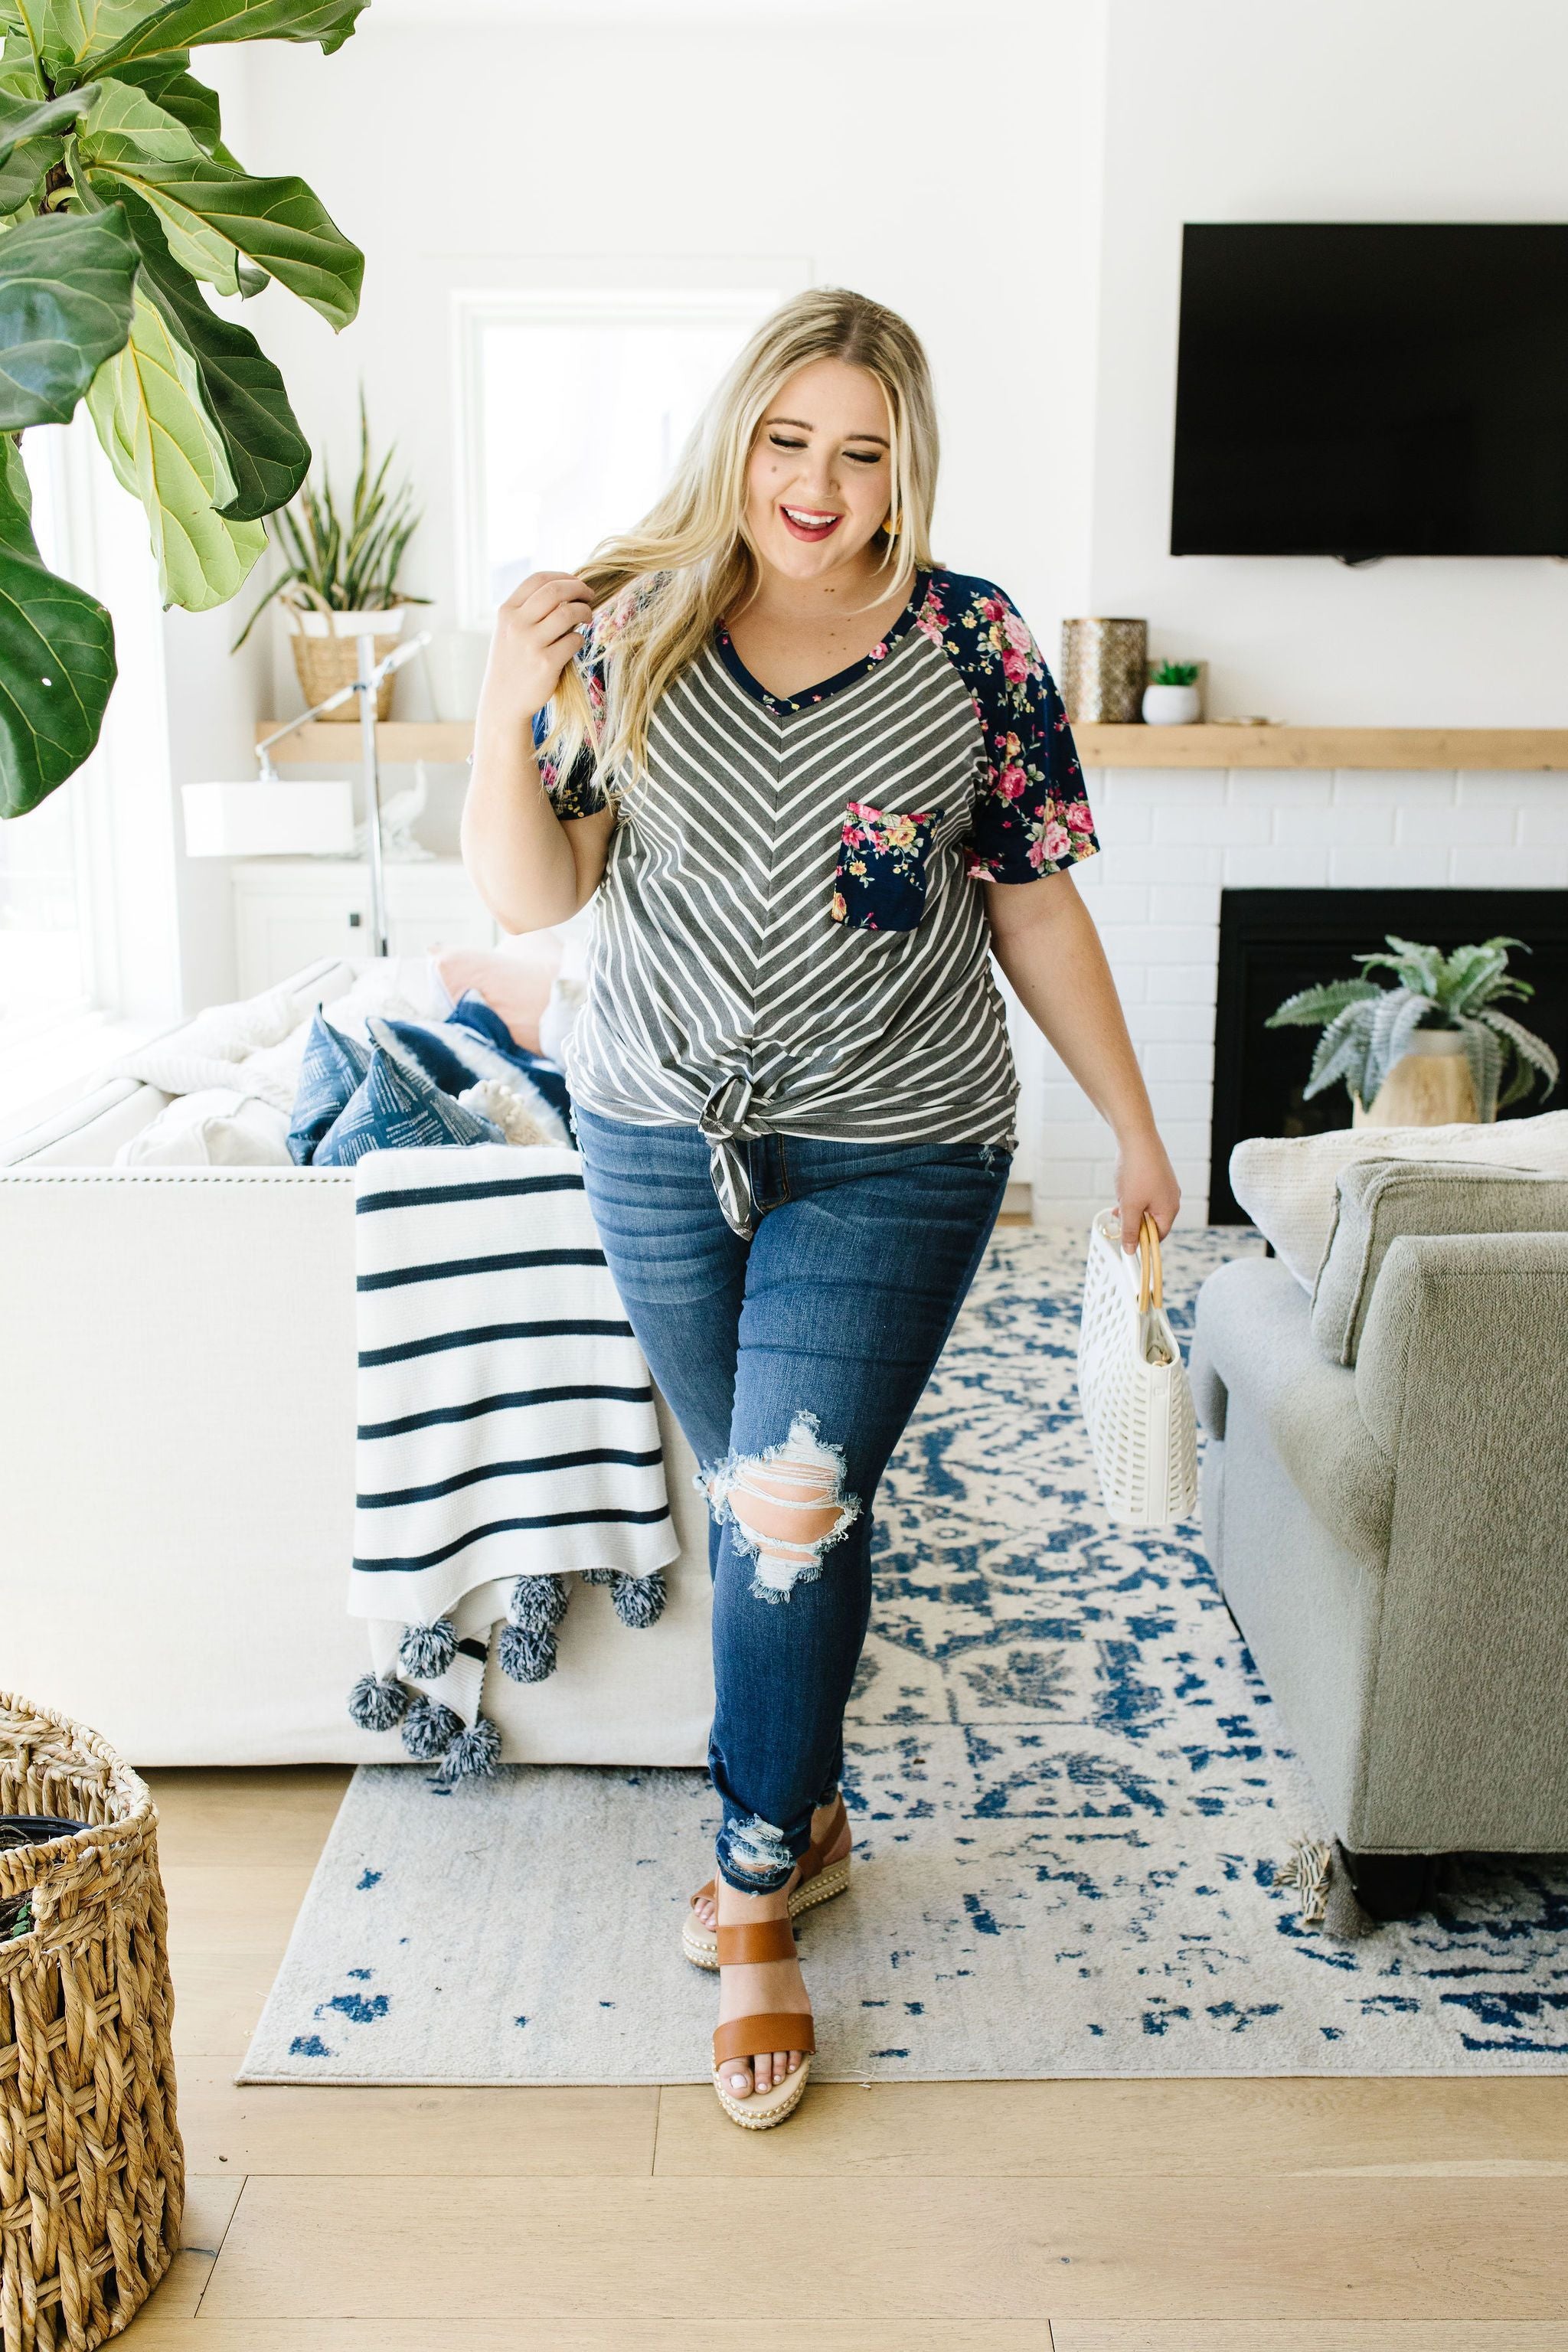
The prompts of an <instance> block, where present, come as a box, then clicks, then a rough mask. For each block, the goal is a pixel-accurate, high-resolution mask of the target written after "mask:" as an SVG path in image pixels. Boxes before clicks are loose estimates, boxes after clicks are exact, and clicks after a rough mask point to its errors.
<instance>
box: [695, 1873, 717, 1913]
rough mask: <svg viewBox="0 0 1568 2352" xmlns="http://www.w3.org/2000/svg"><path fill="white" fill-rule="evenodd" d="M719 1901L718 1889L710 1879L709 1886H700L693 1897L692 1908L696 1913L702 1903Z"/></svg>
mask: <svg viewBox="0 0 1568 2352" xmlns="http://www.w3.org/2000/svg"><path fill="white" fill-rule="evenodd" d="M717 1901H718V1888H717V1887H716V1886H715V1885H714V1882H713V1881H712V1879H710V1880H709V1881H708V1884H707V1885H706V1886H700V1887H699V1888H698V1890H697V1892H696V1894H695V1895H693V1896H692V1898H691V1908H692V1909H693V1910H694V1911H695V1910H696V1908H697V1906H698V1905H699V1904H700V1903H714V1902H717Z"/></svg>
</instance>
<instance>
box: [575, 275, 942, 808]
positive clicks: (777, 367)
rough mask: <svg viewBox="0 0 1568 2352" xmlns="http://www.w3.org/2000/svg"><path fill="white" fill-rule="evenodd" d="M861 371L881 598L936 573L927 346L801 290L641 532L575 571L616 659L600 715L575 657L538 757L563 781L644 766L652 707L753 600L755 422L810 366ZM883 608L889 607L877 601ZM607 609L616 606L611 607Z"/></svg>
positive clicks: (729, 389)
mask: <svg viewBox="0 0 1568 2352" xmlns="http://www.w3.org/2000/svg"><path fill="white" fill-rule="evenodd" d="M823 359H835V360H842V361H844V362H846V363H847V365H848V366H850V367H858V368H864V369H865V371H866V373H867V374H868V375H870V376H874V377H875V378H876V381H877V382H878V383H879V384H880V386H881V388H882V392H883V394H884V396H885V398H886V400H887V404H888V418H889V443H890V447H889V475H890V479H891V496H890V499H889V509H888V517H887V522H886V524H885V526H884V530H885V544H884V552H883V556H882V562H881V565H880V567H879V568H880V570H881V571H882V572H886V573H888V574H889V579H888V583H887V587H886V589H885V590H884V591H883V592H882V593H884V594H888V593H891V591H892V589H893V588H894V587H895V586H896V585H897V584H898V583H900V581H902V580H905V579H908V580H909V581H910V583H912V582H913V578H914V575H915V572H917V571H922V570H927V571H929V570H930V569H931V564H932V558H931V507H932V504H933V501H934V499H935V496H936V475H937V460H938V454H939V452H938V441H937V426H936V404H935V402H934V400H933V398H932V395H931V371H930V369H929V367H928V366H927V363H926V355H925V352H924V351H923V350H922V349H921V342H920V338H919V337H918V336H917V335H916V333H915V332H914V330H913V329H912V328H911V327H910V326H909V325H908V324H907V323H906V322H905V321H904V320H902V319H900V317H899V316H898V314H897V312H896V311H893V310H884V309H883V307H882V305H881V304H880V303H879V302H872V301H869V300H868V299H867V297H866V296H865V295H864V294H853V293H850V292H849V291H848V290H847V289H846V288H844V287H838V286H828V287H817V288H815V289H813V290H812V291H811V292H810V293H807V294H800V295H797V296H796V297H795V300H794V301H792V302H786V303H785V304H784V307H783V309H782V310H775V311H774V312H773V316H772V318H771V319H766V320H763V324H762V325H761V326H760V327H759V328H758V329H757V331H756V332H755V334H754V335H753V336H752V339H751V341H750V342H749V343H748V344H747V345H746V347H745V349H744V351H743V352H742V353H741V355H740V358H739V359H738V360H737V361H736V362H735V363H734V365H733V367H732V368H731V371H730V373H729V374H728V375H727V376H726V377H725V379H724V381H723V383H721V385H720V387H719V389H718V391H717V392H716V393H715V394H714V395H713V398H712V399H711V400H710V403H709V404H708V407H707V409H706V410H705V411H704V413H703V415H702V416H701V418H700V421H699V423H698V425H697V426H696V429H695V430H694V431H693V433H692V435H691V437H690V439H689V441H688V443H687V445H686V447H685V448H684V450H683V451H682V452H681V456H680V461H679V465H678V466H677V467H676V471H675V478H674V479H673V480H672V481H671V483H670V485H669V488H668V489H667V490H666V492H665V494H664V496H663V497H662V498H661V499H659V501H658V505H657V506H655V507H653V508H652V509H650V510H649V512H648V513H647V514H646V515H645V516H644V517H643V519H642V520H641V522H639V523H638V524H637V527H636V529H635V530H630V531H627V532H626V533H625V534H624V535H622V536H620V537H617V538H612V539H607V540H605V541H601V543H600V544H599V546H597V547H596V548H595V550H594V552H593V554H592V555H591V556H590V557H589V559H588V561H587V562H586V563H584V565H582V566H581V569H580V574H579V576H580V577H581V578H582V579H583V580H584V581H585V582H586V583H587V585H588V588H589V590H590V592H591V593H592V596H593V600H594V604H595V612H596V614H597V616H598V617H597V619H596V621H595V635H594V642H595V646H597V647H598V648H599V649H601V650H602V651H604V652H605V655H606V656H607V658H606V660H605V700H604V706H603V709H595V708H594V707H593V706H592V705H591V703H590V698H589V695H588V692H587V689H586V688H585V687H584V681H583V677H582V674H581V672H580V671H579V669H578V667H577V666H576V664H575V663H574V662H569V663H568V664H567V666H566V668H565V669H564V671H563V673H562V677H561V679H560V682H559V684H558V685H557V687H556V689H555V694H554V697H553V708H552V726H551V729H550V732H549V734H548V735H547V736H546V737H545V739H544V741H543V743H542V746H541V753H542V757H543V758H544V759H546V760H548V761H549V762H550V763H551V764H552V766H553V767H555V768H556V769H557V770H558V771H559V772H561V773H563V774H565V773H567V772H569V771H570V769H571V766H572V763H573V761H574V759H575V758H576V757H577V755H578V753H579V752H580V751H582V749H583V748H584V745H585V744H586V745H588V746H590V747H591V748H592V750H593V751H594V752H595V759H596V762H597V766H598V770H599V773H600V775H601V777H602V778H603V779H604V780H605V782H608V783H613V780H614V775H615V772H616V770H617V769H619V768H620V767H622V766H623V765H625V766H626V768H628V769H630V770H631V771H633V772H636V771H637V770H640V769H643V768H646V766H647V737H648V725H649V721H650V719H651V717H652V714H653V709H654V706H655V705H656V703H657V702H658V699H659V697H660V696H661V695H662V694H663V693H664V692H665V690H666V688H668V686H669V685H670V684H671V682H672V681H673V680H674V679H675V678H676V677H679V674H680V673H681V671H682V670H684V669H686V668H687V667H689V664H690V663H691V662H693V661H694V660H695V659H696V658H697V656H698V655H699V654H700V652H701V650H702V648H703V646H705V645H706V644H707V642H708V640H709V638H710V636H711V635H712V632H713V630H714V628H715V626H716V625H718V623H719V622H720V621H721V620H722V619H723V617H724V615H725V614H726V613H730V612H733V611H736V610H738V609H739V608H741V607H742V605H743V604H745V603H746V602H747V601H749V599H750V597H751V596H752V594H753V593H755V590H756V586H757V582H758V579H759V576H760V574H759V569H758V563H757V557H756V553H755V551H754V549H753V547H752V541H751V537H750V533H749V531H748V530H747V525H746V520H745V503H746V470H747V466H748V463H749V460H750V457H751V454H752V444H753V442H754V440H755V438H756V434H757V428H758V426H759V425H760V424H761V423H762V420H763V417H764V416H765V415H766V414H767V411H768V408H769V406H770V405H771V404H772V402H773V397H774V395H775V394H776V393H777V392H778V390H779V388H780V386H781V385H783V384H784V383H786V382H787V381H788V379H789V378H790V377H791V376H793V375H795V374H796V373H798V372H799V370H800V369H802V368H804V367H807V366H809V365H810V364H811V362H813V361H814V360H823ZM876 601H880V599H877V600H876ZM606 608H608V609H607V610H606Z"/></svg>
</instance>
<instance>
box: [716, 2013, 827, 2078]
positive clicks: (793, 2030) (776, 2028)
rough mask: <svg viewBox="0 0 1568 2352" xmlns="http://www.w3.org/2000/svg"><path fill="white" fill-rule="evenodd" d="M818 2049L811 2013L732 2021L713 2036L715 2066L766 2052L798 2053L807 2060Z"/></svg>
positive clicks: (736, 2018) (722, 2026) (735, 2018)
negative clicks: (785, 2051)
mask: <svg viewBox="0 0 1568 2352" xmlns="http://www.w3.org/2000/svg"><path fill="white" fill-rule="evenodd" d="M815 2049H816V2034H815V2033H814V2032H813V2031H812V2025H811V2011H809V2010H806V2009H800V2010H796V2009H788V2010H785V2011H783V2012H782V2013H781V2014H780V2015H778V2016H774V2017H765V2016H764V2017H732V2018H731V2020H730V2022H729V2024H728V2025H721V2027H720V2028H719V2031H718V2032H717V2033H715V2034H714V2036H713V2063H714V2065H715V2066H721V2065H722V2064H723V2063H724V2061H725V2059H726V2058H756V2057H759V2056H760V2055H761V2054H762V2053H763V2051H764V2050H798V2051H799V2052H800V2053H801V2055H802V2057H803V2058H805V2057H809V2056H810V2055H811V2053H812V2052H813V2051H814V2050H815Z"/></svg>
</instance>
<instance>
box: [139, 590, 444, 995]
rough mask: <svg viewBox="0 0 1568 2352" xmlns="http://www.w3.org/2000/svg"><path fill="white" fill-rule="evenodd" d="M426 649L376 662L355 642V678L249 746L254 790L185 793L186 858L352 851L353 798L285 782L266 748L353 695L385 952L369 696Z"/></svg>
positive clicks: (238, 787) (379, 950)
mask: <svg viewBox="0 0 1568 2352" xmlns="http://www.w3.org/2000/svg"><path fill="white" fill-rule="evenodd" d="M429 642H430V632H429V631H428V630H427V629H426V630H424V631H422V632H421V634H420V635H418V636H416V637H410V638H409V639H408V641H407V643H406V644H405V645H398V646H394V647H393V649H392V651H391V653H389V654H387V655H386V656H384V659H383V660H381V661H379V662H378V661H377V660H376V657H375V640H374V637H373V636H371V635H368V634H367V635H364V636H362V637H359V638H356V640H355V646H356V650H357V655H358V667H359V674H358V676H357V677H355V678H354V679H353V683H352V684H351V685H348V686H343V687H340V688H339V689H338V691H337V692H336V694H329V695H328V697H327V698H326V700H325V701H324V702H318V703H316V704H315V705H314V706H313V707H312V708H311V709H309V710H305V711H301V712H300V716H299V718H298V719H290V720H289V724H288V725H287V727H279V728H275V729H274V730H273V732H272V733H271V734H270V735H265V736H263V738H262V740H261V741H260V742H259V743H258V745H257V747H256V756H257V758H258V761H260V763H261V773H260V776H259V778H258V780H257V782H255V783H247V784H234V783H202V784H187V785H186V786H185V787H184V795H183V797H184V808H185V855H186V856H188V857H278V856H288V855H289V852H290V851H292V852H294V853H296V854H299V853H300V852H305V853H311V854H313V855H315V856H342V854H343V853H344V852H345V851H346V850H348V849H350V848H352V846H353V793H352V792H351V790H350V788H349V786H348V785H347V784H346V783H345V782H342V781H341V780H328V779H325V778H322V779H321V780H319V781H318V780H315V779H311V780H309V781H305V780H295V781H292V782H287V783H286V782H284V781H283V779H282V778H281V777H280V776H279V773H278V771H277V769H276V768H275V767H274V766H273V764H272V747H273V745H274V744H275V743H281V742H282V741H284V740H285V739H286V738H287V737H288V736H289V735H294V734H297V733H298V732H299V730H300V728H301V727H308V726H309V725H310V721H311V720H312V719H321V718H323V717H324V716H325V715H326V713H327V712H328V711H329V710H340V709H342V706H343V704H344V703H345V702H347V701H349V700H350V698H352V697H353V696H354V695H356V694H357V695H358V696H359V698H360V707H359V740H360V764H361V772H362V774H363V778H364V814H365V842H366V847H367V850H368V852H369V865H370V923H371V935H372V938H373V940H374V949H375V953H376V954H377V955H378V956H384V955H385V954H386V953H387V951H388V942H387V928H386V873H385V867H384V863H383V858H382V846H381V765H380V761H379V759H378V757H377V753H376V743H375V700H376V692H377V689H378V688H379V687H380V685H381V682H382V680H383V678H384V677H391V675H392V673H393V671H394V670H395V669H401V668H402V667H403V665H404V663H405V661H411V660H412V659H413V657H414V656H415V655H416V653H418V652H419V650H420V648H421V647H422V646H426V645H428V644H429Z"/></svg>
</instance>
